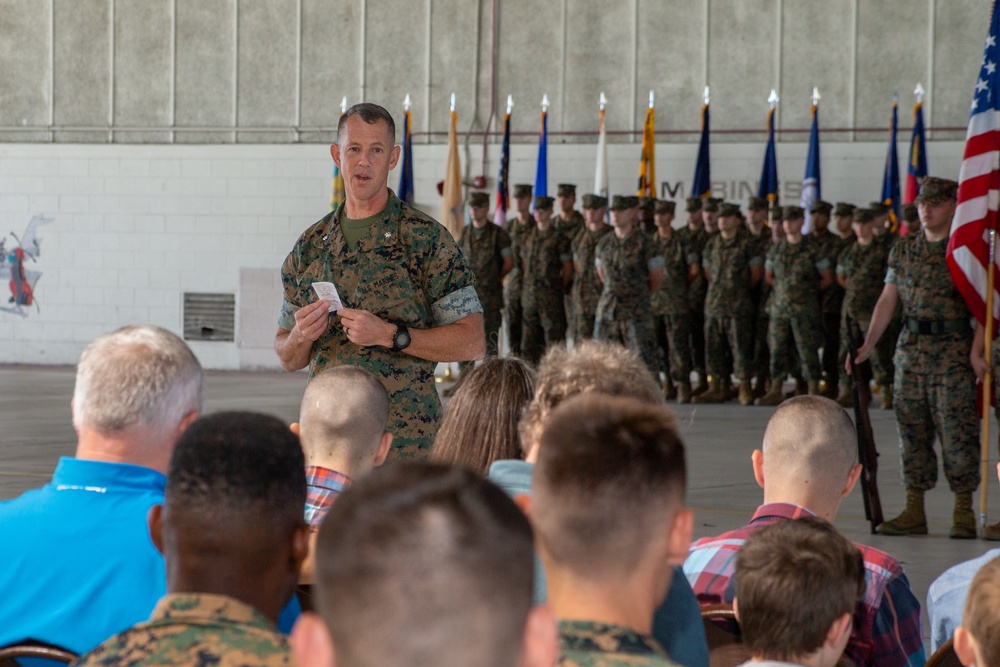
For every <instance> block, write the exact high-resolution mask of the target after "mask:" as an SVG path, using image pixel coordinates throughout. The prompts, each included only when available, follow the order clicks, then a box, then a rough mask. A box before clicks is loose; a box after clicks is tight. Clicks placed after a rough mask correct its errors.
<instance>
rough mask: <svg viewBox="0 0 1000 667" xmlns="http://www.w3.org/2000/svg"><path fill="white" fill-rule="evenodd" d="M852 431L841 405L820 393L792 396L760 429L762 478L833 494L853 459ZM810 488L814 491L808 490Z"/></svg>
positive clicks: (854, 438) (854, 439) (855, 453)
mask: <svg viewBox="0 0 1000 667" xmlns="http://www.w3.org/2000/svg"><path fill="white" fill-rule="evenodd" d="M857 442H858V440H857V432H856V431H855V428H854V422H852V421H851V418H850V416H849V415H848V414H847V411H846V410H844V408H842V407H840V406H839V405H838V404H837V403H836V402H835V401H831V400H830V399H828V398H824V397H823V396H796V397H795V398H791V399H789V400H787V401H785V402H784V403H782V404H781V405H780V406H778V408H777V409H776V410H775V411H774V414H773V415H772V416H771V419H770V421H768V423H767V430H766V431H765V432H764V444H763V452H764V468H765V476H764V478H765V480H767V481H768V483H769V484H770V482H771V481H772V480H774V481H775V482H776V483H787V484H790V485H799V486H803V487H804V486H811V487H816V488H819V489H821V490H822V491H824V492H825V493H826V494H834V493H838V492H839V491H840V490H841V489H842V488H843V486H844V482H845V480H846V479H847V474H848V473H849V472H850V470H851V467H852V466H854V465H855V464H856V463H857V462H858V449H857ZM813 492H817V491H815V490H813Z"/></svg>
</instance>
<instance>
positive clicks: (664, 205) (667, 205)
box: [653, 199, 677, 214]
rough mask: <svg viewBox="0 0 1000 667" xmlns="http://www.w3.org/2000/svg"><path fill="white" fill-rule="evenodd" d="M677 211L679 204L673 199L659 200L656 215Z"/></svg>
mask: <svg viewBox="0 0 1000 667" xmlns="http://www.w3.org/2000/svg"><path fill="white" fill-rule="evenodd" d="M676 209H677V202H675V201H673V200H671V199H657V200H656V208H654V209H653V212H654V213H671V214H672V213H673V212H674V211H675V210H676Z"/></svg>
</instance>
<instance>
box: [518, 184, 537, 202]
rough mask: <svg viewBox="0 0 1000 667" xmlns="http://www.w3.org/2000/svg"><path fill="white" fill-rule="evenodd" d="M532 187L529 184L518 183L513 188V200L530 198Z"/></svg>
mask: <svg viewBox="0 0 1000 667" xmlns="http://www.w3.org/2000/svg"><path fill="white" fill-rule="evenodd" d="M533 191H534V187H533V186H532V185H531V184H530V183H518V184H517V185H515V186H514V199H520V198H521V197H531V193H532V192H533Z"/></svg>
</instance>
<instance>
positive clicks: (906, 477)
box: [885, 234, 979, 493]
mask: <svg viewBox="0 0 1000 667" xmlns="http://www.w3.org/2000/svg"><path fill="white" fill-rule="evenodd" d="M947 245H948V241H947V239H945V240H943V241H934V242H931V241H928V240H927V239H926V237H925V236H924V235H923V234H917V235H914V239H913V241H912V242H906V243H900V244H897V245H896V247H895V248H893V250H892V252H890V254H889V270H888V272H887V273H886V277H885V282H887V283H891V284H894V285H896V287H897V288H898V289H899V297H900V301H901V302H902V305H903V327H902V331H901V332H900V334H899V342H898V344H897V345H896V357H895V362H896V367H897V369H898V372H897V373H896V377H895V385H894V390H895V391H894V393H895V404H894V409H895V412H896V423H897V426H898V428H899V439H900V450H901V453H902V458H903V483H904V484H905V485H906V487H907V488H908V489H921V490H927V489H931V488H933V487H934V485H935V484H936V482H937V457H936V456H935V454H934V437H935V435H937V437H938V438H939V439H940V440H941V455H942V459H943V460H944V474H945V477H946V478H947V480H948V485H949V486H950V487H951V490H952V491H953V492H954V493H961V492H972V491H975V489H976V487H978V486H979V466H978V460H979V438H978V427H979V423H978V416H977V414H976V393H975V384H976V379H975V375H974V374H973V372H972V365H971V363H970V362H969V350H970V349H971V347H972V333H973V332H972V327H971V326H970V324H969V320H970V318H971V315H970V314H969V309H968V308H967V307H966V305H965V301H964V300H963V299H962V296H961V295H960V294H959V293H958V290H957V289H955V285H954V283H952V280H951V273H950V272H949V271H948V266H947V265H946V264H945V249H946V248H947Z"/></svg>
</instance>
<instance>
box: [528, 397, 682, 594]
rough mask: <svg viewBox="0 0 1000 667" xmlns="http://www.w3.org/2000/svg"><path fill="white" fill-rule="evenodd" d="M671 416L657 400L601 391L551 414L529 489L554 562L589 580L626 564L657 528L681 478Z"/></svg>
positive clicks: (670, 510)
mask: <svg viewBox="0 0 1000 667" xmlns="http://www.w3.org/2000/svg"><path fill="white" fill-rule="evenodd" d="M675 423H676V418H675V416H674V414H673V413H672V412H671V411H670V410H669V409H667V408H666V407H665V406H662V405H651V404H649V403H647V402H644V401H640V400H637V399H634V398H623V397H612V396H605V395H603V394H588V395H584V396H578V397H576V398H572V399H570V400H568V401H566V402H565V403H563V404H562V405H560V406H559V407H558V408H556V409H555V410H554V411H553V412H552V414H551V415H550V416H549V419H548V420H547V422H546V425H545V430H544V431H543V432H542V442H541V447H540V448H539V455H538V462H537V464H536V465H535V470H534V473H533V475H532V485H531V493H532V520H533V522H534V525H535V528H536V530H537V534H538V540H539V545H540V548H542V549H543V551H544V553H546V554H547V555H548V557H549V558H550V559H551V561H552V562H553V563H554V564H555V565H557V566H559V567H564V568H567V569H568V570H570V571H572V572H573V573H575V574H576V575H577V576H578V577H581V578H586V579H591V580H599V579H603V578H606V577H608V576H609V575H615V574H621V573H624V572H628V571H630V570H631V569H632V568H633V567H634V566H635V564H636V563H637V562H638V560H639V559H640V557H641V556H642V555H643V553H644V551H645V550H646V547H647V543H648V541H649V540H650V536H651V535H652V534H654V533H656V534H660V533H662V532H663V531H665V530H666V527H667V526H668V525H669V522H670V518H671V517H672V515H673V514H674V513H676V512H677V510H679V509H680V507H681V505H682V502H683V497H684V487H685V483H686V468H685V461H684V445H683V443H682V442H681V440H680V437H679V436H678V435H677V431H676V430H675ZM595 536H600V538H599V539H595ZM686 546H687V545H686V543H685V545H684V547H685V548H686Z"/></svg>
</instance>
